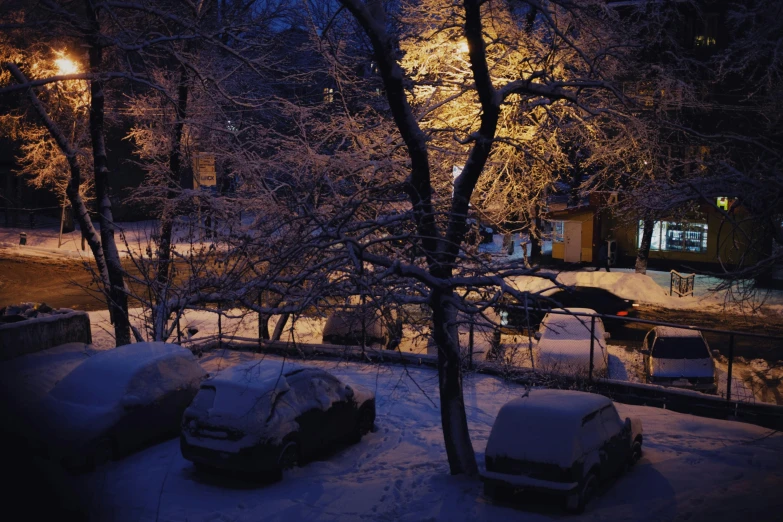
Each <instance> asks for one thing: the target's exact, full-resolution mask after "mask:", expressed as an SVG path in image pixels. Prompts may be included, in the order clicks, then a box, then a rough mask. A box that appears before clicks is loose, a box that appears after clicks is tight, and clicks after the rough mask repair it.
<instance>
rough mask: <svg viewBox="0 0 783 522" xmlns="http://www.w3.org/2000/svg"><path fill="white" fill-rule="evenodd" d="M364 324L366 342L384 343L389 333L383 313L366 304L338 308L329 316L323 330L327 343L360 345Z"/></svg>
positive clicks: (366, 343)
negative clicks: (363, 305) (363, 306)
mask: <svg viewBox="0 0 783 522" xmlns="http://www.w3.org/2000/svg"><path fill="white" fill-rule="evenodd" d="M362 326H364V344H365V345H371V344H381V345H384V344H385V343H386V341H387V338H388V335H387V332H386V327H385V325H384V324H383V318H382V317H381V313H380V312H379V311H378V310H376V309H375V308H372V307H369V306H366V307H365V308H361V306H356V307H345V308H337V309H335V310H333V311H332V313H331V314H330V315H329V317H327V319H326V324H325V325H324V330H323V342H324V343H325V344H340V345H344V346H360V345H361V344H362Z"/></svg>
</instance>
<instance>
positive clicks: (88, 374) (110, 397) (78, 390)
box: [49, 342, 206, 406]
mask: <svg viewBox="0 0 783 522" xmlns="http://www.w3.org/2000/svg"><path fill="white" fill-rule="evenodd" d="M177 359H180V360H182V361H185V365H187V366H190V367H191V368H190V371H187V372H184V376H185V377H186V378H196V377H200V376H203V375H204V374H205V373H206V372H204V370H203V369H201V367H200V366H199V365H198V362H197V361H196V358H195V357H194V356H193V354H192V353H191V352H190V350H188V349H187V348H183V347H181V346H178V345H176V344H166V343H160V342H153V343H148V342H145V343H135V344H126V345H124V346H118V347H117V348H114V349H112V350H106V351H103V352H99V353H96V354H95V355H93V356H91V357H89V358H88V359H87V360H85V361H84V362H83V363H81V364H80V365H79V366H77V367H76V368H75V369H74V370H73V371H72V372H71V373H69V374H68V375H66V376H65V377H64V378H63V379H62V380H61V381H60V382H58V383H57V384H56V385H55V386H54V388H52V390H51V392H50V393H49V395H50V396H51V397H53V398H54V399H57V400H60V401H66V402H72V403H76V404H85V405H87V404H89V405H94V406H101V405H104V406H108V405H111V404H114V403H116V402H117V401H119V400H120V399H121V398H122V396H123V395H124V394H125V393H126V392H127V391H128V386H129V384H130V383H131V380H132V379H133V378H134V377H135V376H137V375H140V374H141V373H142V372H144V370H145V369H147V368H149V367H151V366H155V367H157V368H159V369H160V371H159V372H157V374H156V375H155V376H150V377H151V379H152V380H154V381H156V382H150V383H148V384H149V385H150V386H155V385H158V384H160V382H157V381H160V380H166V379H168V378H173V379H176V380H180V379H181V378H182V377H183V372H182V371H181V366H182V365H170V364H169V365H166V364H165V363H166V362H168V361H174V360H177ZM163 366H168V367H170V369H171V372H170V374H169V375H166V368H163Z"/></svg>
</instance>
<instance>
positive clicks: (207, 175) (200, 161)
mask: <svg viewBox="0 0 783 522" xmlns="http://www.w3.org/2000/svg"><path fill="white" fill-rule="evenodd" d="M216 184H217V176H216V175H215V155H214V154H209V153H206V152H201V153H198V154H195V155H194V157H193V188H200V187H214V186H215V185H216Z"/></svg>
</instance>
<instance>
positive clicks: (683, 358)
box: [642, 326, 718, 393]
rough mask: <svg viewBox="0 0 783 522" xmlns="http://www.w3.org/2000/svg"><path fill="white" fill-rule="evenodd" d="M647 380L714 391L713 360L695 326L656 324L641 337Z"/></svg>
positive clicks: (715, 384) (662, 384)
mask: <svg viewBox="0 0 783 522" xmlns="http://www.w3.org/2000/svg"><path fill="white" fill-rule="evenodd" d="M642 354H644V372H645V376H646V377H647V382H649V383H652V384H659V385H661V386H674V387H678V388H688V389H691V390H697V391H703V392H706V393H716V392H717V391H718V387H717V382H716V379H715V361H714V360H713V359H712V353H711V352H710V348H709V346H708V345H707V341H706V340H704V337H703V336H702V335H701V332H699V331H698V330H689V329H686V328H673V327H670V326H656V327H655V328H653V329H652V330H650V331H649V332H648V333H647V335H646V336H645V338H644V345H643V346H642Z"/></svg>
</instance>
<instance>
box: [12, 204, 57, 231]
mask: <svg viewBox="0 0 783 522" xmlns="http://www.w3.org/2000/svg"><path fill="white" fill-rule="evenodd" d="M61 212H62V207H40V208H22V207H19V208H15V207H5V208H2V209H0V214H2V216H0V226H3V227H12V228H27V229H36V228H44V227H50V226H52V225H57V224H59V223H60V217H61V216H60V213H61Z"/></svg>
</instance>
